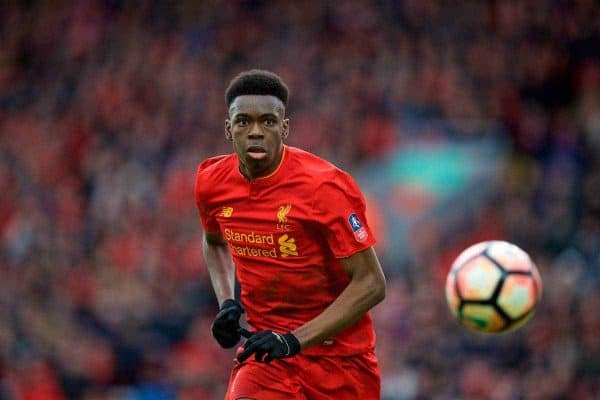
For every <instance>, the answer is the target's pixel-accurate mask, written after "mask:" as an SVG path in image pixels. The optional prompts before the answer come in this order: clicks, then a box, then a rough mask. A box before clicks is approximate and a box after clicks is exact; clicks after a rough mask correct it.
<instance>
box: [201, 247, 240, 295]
mask: <svg viewBox="0 0 600 400" xmlns="http://www.w3.org/2000/svg"><path fill="white" fill-rule="evenodd" d="M202 250H203V253H204V260H205V261H206V265H207V268H208V274H209V275H210V280H211V283H212V287H213V290H214V292H215V296H216V297H217V301H218V302H219V305H221V304H223V302H224V301H225V300H226V299H232V298H234V296H235V265H234V263H233V259H232V258H231V254H230V253H229V249H228V247H227V245H226V244H225V243H219V242H214V241H209V240H207V237H206V235H205V236H204V238H203V240H202Z"/></svg>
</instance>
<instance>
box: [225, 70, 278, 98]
mask: <svg viewBox="0 0 600 400" xmlns="http://www.w3.org/2000/svg"><path fill="white" fill-rule="evenodd" d="M288 93H289V90H288V87H287V85H286V84H285V83H284V82H283V80H282V79H281V77H280V76H279V75H277V74H275V73H273V72H271V71H265V70H262V69H251V70H249V71H244V72H241V73H240V74H238V75H237V76H236V77H235V78H233V79H232V80H231V82H230V83H229V86H228V87H227V90H225V101H226V102H227V106H228V107H229V106H230V105H231V103H232V102H233V100H235V98H236V97H238V96H244V95H251V94H258V95H271V96H275V97H277V98H278V99H279V100H281V102H282V103H283V105H284V106H287V99H288Z"/></svg>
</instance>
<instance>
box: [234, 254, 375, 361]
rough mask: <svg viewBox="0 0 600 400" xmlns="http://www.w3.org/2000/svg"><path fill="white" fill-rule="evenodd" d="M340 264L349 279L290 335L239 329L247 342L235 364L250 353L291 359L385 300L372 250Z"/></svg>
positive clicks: (262, 358) (266, 358)
mask: <svg viewBox="0 0 600 400" xmlns="http://www.w3.org/2000/svg"><path fill="white" fill-rule="evenodd" d="M341 263H342V266H343V268H344V270H345V271H346V273H347V274H348V276H350V279H351V280H350V283H349V284H348V286H346V288H345V289H344V290H343V291H342V293H340V295H339V296H338V297H337V298H336V299H335V301H334V302H333V303H331V304H330V305H329V307H327V308H326V309H325V310H324V311H323V312H322V313H321V314H319V315H318V316H317V317H315V318H314V319H312V320H310V321H308V322H307V323H306V324H304V325H302V326H301V327H299V328H298V329H296V330H295V331H293V332H290V333H285V334H283V333H277V332H273V331H268V330H267V331H260V332H257V333H251V332H248V331H245V330H244V329H242V334H243V335H244V336H246V337H247V338H248V341H246V343H245V344H244V351H243V352H242V353H240V354H239V355H238V361H240V362H242V361H244V360H246V359H247V358H248V357H250V355H252V354H255V358H256V359H257V360H258V361H264V362H269V361H270V360H272V359H274V358H284V357H290V356H293V355H295V354H297V353H298V352H299V351H301V350H304V349H307V348H309V347H310V346H312V345H314V344H317V343H321V342H322V341H324V340H325V339H327V338H329V337H331V336H333V335H335V334H336V333H338V332H340V331H341V330H343V329H345V328H347V327H348V326H350V325H352V324H353V323H354V322H356V320H358V319H359V318H360V317H361V316H363V315H364V314H365V313H366V312H367V311H369V310H370V309H371V308H373V307H374V306H375V305H376V304H377V303H379V302H381V301H382V300H383V299H384V298H385V277H384V275H383V271H382V270H381V266H380V264H379V260H378V259H377V255H376V254H375V250H374V249H373V248H372V247H369V248H368V249H366V250H364V251H361V252H359V253H356V254H354V255H352V256H350V257H347V258H343V259H341Z"/></svg>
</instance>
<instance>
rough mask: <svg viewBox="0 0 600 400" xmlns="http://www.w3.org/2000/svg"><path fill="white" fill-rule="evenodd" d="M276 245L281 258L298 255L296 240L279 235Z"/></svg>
mask: <svg viewBox="0 0 600 400" xmlns="http://www.w3.org/2000/svg"><path fill="white" fill-rule="evenodd" d="M277 243H279V251H280V252H281V257H287V256H297V255H298V251H297V250H298V249H297V247H296V240H295V239H294V238H291V237H289V236H288V235H287V234H286V235H281V236H280V237H279V239H277Z"/></svg>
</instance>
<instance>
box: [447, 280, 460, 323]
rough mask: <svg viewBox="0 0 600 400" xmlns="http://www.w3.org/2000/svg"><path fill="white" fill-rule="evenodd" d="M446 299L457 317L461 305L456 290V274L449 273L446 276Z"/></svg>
mask: <svg viewBox="0 0 600 400" xmlns="http://www.w3.org/2000/svg"><path fill="white" fill-rule="evenodd" d="M446 301H447V302H448V306H449V307H450V311H452V314H454V316H455V317H458V308H459V307H460V297H458V293H457V292H456V279H455V276H454V274H448V277H447V278H446Z"/></svg>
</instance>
